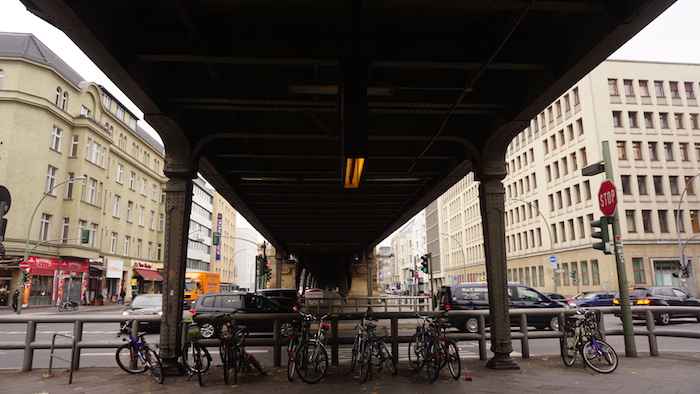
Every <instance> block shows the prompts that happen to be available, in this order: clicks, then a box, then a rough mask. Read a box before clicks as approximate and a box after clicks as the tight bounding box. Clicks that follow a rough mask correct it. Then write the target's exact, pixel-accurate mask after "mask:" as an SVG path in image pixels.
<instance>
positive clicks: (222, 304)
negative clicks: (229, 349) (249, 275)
mask: <svg viewBox="0 0 700 394" xmlns="http://www.w3.org/2000/svg"><path fill="white" fill-rule="evenodd" d="M288 312H294V309H292V308H290V307H287V306H284V305H281V304H279V303H278V302H277V301H275V300H272V299H270V298H269V297H266V296H264V295H260V294H253V293H247V292H234V293H207V294H201V295H200V296H199V297H197V300H196V301H195V303H194V306H193V307H192V309H190V313H191V314H193V315H194V314H201V313H206V314H224V313H241V314H243V313H288ZM195 321H197V322H198V324H199V331H200V335H201V336H202V338H214V337H216V336H217V335H218V333H219V327H220V326H221V325H222V324H223V323H224V322H225V320H223V319H222V320H220V321H217V320H197V319H196V320H195ZM241 326H244V327H245V328H246V330H247V331H248V332H272V326H273V323H272V321H261V322H246V323H245V324H241Z"/></svg>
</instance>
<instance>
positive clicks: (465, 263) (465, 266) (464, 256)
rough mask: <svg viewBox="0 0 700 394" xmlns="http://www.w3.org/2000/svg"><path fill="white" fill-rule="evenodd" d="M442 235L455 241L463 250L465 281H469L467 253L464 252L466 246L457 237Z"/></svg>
mask: <svg viewBox="0 0 700 394" xmlns="http://www.w3.org/2000/svg"><path fill="white" fill-rule="evenodd" d="M440 235H444V236H447V237H450V238H452V239H454V240H455V242H457V244H458V245H459V248H460V249H462V260H463V261H464V280H465V281H466V280H467V253H466V251H465V250H464V246H463V245H462V242H460V241H459V239H457V237H455V236H454V235H452V234H445V233H440Z"/></svg>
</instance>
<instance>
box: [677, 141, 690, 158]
mask: <svg viewBox="0 0 700 394" xmlns="http://www.w3.org/2000/svg"><path fill="white" fill-rule="evenodd" d="M678 148H680V151H681V160H682V161H690V154H689V153H688V143H687V142H679V143H678Z"/></svg>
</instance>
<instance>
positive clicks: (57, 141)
mask: <svg viewBox="0 0 700 394" xmlns="http://www.w3.org/2000/svg"><path fill="white" fill-rule="evenodd" d="M62 135H63V130H61V129H60V128H59V127H58V126H56V125H54V126H53V129H52V130H51V146H49V148H51V149H53V150H55V151H56V152H60V151H61V136H62Z"/></svg>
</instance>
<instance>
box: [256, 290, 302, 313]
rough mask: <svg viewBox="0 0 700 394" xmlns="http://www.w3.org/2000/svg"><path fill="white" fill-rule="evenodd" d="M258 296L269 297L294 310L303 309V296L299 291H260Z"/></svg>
mask: <svg viewBox="0 0 700 394" xmlns="http://www.w3.org/2000/svg"><path fill="white" fill-rule="evenodd" d="M257 294H261V295H264V296H267V297H269V298H270V299H272V300H275V301H277V303H279V304H281V305H284V306H287V307H290V308H292V309H294V310H299V308H301V294H299V291H298V290H297V289H259V290H258V291H257Z"/></svg>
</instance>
